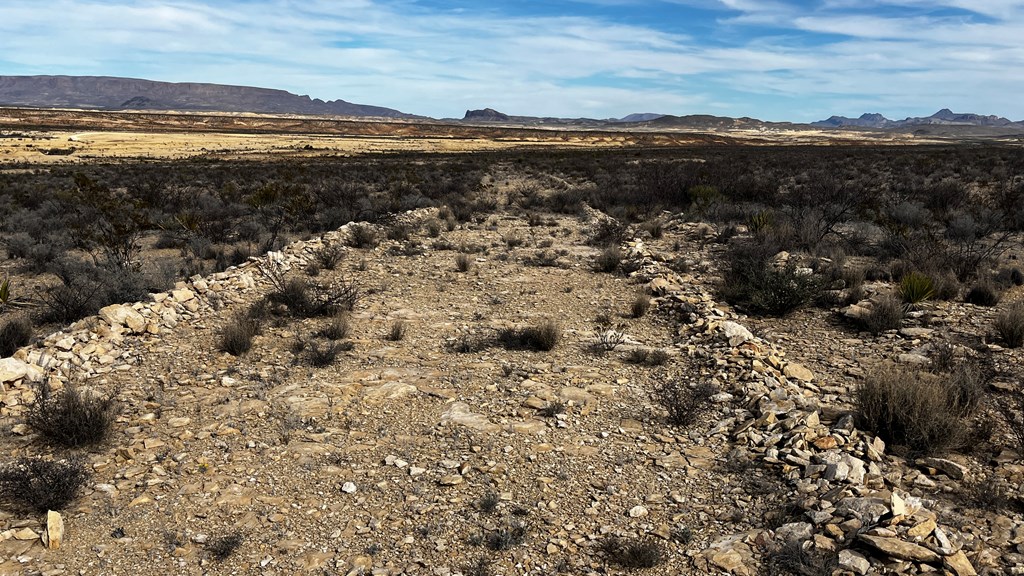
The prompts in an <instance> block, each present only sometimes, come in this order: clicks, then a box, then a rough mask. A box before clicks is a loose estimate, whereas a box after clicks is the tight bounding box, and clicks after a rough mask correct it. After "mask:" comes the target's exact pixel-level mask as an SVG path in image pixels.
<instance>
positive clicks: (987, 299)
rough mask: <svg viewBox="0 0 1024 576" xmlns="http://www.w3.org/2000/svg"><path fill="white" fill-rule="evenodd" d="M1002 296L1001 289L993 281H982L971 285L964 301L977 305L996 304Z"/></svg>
mask: <svg viewBox="0 0 1024 576" xmlns="http://www.w3.org/2000/svg"><path fill="white" fill-rule="evenodd" d="M1000 298H1001V295H1000V294H999V290H998V289H997V288H996V287H995V286H993V285H992V283H991V282H982V283H980V284H975V285H974V286H971V289H970V290H968V291H967V295H966V296H964V302H967V303H968V304H974V305H975V306H995V305H996V304H999V300H1000Z"/></svg>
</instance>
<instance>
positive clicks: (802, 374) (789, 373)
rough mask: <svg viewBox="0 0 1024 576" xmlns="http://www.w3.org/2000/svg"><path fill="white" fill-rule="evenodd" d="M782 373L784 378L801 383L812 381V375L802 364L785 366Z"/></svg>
mask: <svg viewBox="0 0 1024 576" xmlns="http://www.w3.org/2000/svg"><path fill="white" fill-rule="evenodd" d="M782 373H783V374H785V376H786V378H796V379H797V380H800V381H802V382H810V381H811V380H814V373H813V372H811V371H810V370H808V369H807V368H806V367H804V366H803V365H802V364H794V363H790V364H786V367H785V368H784V369H783V370H782Z"/></svg>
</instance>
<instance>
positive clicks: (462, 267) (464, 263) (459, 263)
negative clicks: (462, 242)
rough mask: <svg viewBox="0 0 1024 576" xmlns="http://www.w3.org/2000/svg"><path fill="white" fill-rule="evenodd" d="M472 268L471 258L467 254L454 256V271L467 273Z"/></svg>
mask: <svg viewBox="0 0 1024 576" xmlns="http://www.w3.org/2000/svg"><path fill="white" fill-rule="evenodd" d="M472 267H473V257H472V256H470V255H469V254H463V253H461V252H460V253H459V254H456V255H455V269H456V270H458V271H459V272H469V270H470V269H471V268H472Z"/></svg>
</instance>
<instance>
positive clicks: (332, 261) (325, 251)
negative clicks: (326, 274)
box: [313, 241, 345, 270]
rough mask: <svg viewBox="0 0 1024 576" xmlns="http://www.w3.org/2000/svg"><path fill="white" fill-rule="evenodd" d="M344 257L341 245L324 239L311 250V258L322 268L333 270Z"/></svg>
mask: <svg viewBox="0 0 1024 576" xmlns="http://www.w3.org/2000/svg"><path fill="white" fill-rule="evenodd" d="M344 257H345V251H344V250H343V249H342V247H341V246H339V245H337V244H334V243H332V242H326V241H325V242H324V243H323V245H322V246H320V248H317V250H316V251H315V252H313V260H314V261H315V262H316V263H317V264H318V265H319V266H320V267H321V268H323V269H324V270H334V269H335V268H336V267H337V266H338V264H340V263H341V260H342V259H343V258H344Z"/></svg>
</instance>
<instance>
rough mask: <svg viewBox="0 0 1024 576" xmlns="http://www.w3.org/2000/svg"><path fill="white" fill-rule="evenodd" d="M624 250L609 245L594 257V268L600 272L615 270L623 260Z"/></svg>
mask: <svg viewBox="0 0 1024 576" xmlns="http://www.w3.org/2000/svg"><path fill="white" fill-rule="evenodd" d="M622 258H623V254H622V250H621V249H620V248H619V247H618V246H616V245H612V246H608V247H607V248H605V249H604V250H602V251H601V253H600V254H598V255H597V257H596V258H595V259H594V269H596V270H597V271H598V272H614V271H615V270H616V269H617V268H618V267H619V264H620V263H621V262H622Z"/></svg>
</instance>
